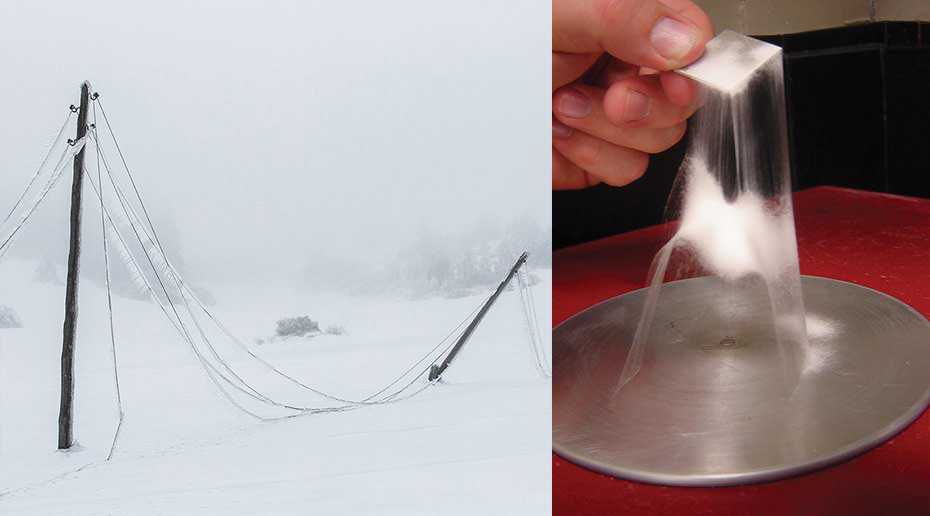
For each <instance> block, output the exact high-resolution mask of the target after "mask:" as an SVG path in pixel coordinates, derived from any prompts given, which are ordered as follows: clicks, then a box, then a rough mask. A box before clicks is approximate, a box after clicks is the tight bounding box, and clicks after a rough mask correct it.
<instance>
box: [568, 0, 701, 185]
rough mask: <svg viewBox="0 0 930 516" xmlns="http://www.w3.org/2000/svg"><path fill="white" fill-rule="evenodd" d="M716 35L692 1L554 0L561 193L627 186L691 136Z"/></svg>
mask: <svg viewBox="0 0 930 516" xmlns="http://www.w3.org/2000/svg"><path fill="white" fill-rule="evenodd" d="M711 37H713V28H712V27H711V23H710V19H709V18H708V17H707V15H706V14H704V12H703V11H701V9H700V8H699V7H697V6H696V5H694V4H693V3H691V1H690V0H553V2H552V90H553V94H552V188H553V189H569V188H585V187H587V186H592V185H595V184H597V183H600V182H604V183H608V184H611V185H617V186H620V185H625V184H628V183H630V182H632V181H634V180H636V179H637V178H639V177H640V176H641V175H642V174H643V172H645V170H646V167H647V165H648V164H649V156H648V154H649V153H656V152H661V151H663V150H665V149H667V148H669V147H671V146H672V145H674V144H675V143H676V142H678V141H679V140H680V139H681V137H682V136H683V135H684V132H685V128H686V126H687V124H686V122H685V120H686V119H687V118H688V117H689V116H691V114H692V113H694V111H695V109H697V104H698V102H697V97H698V95H697V93H698V89H697V85H696V84H695V83H694V82H693V81H691V80H690V79H688V78H686V77H683V76H680V75H678V74H675V73H672V72H669V71H668V70H674V69H677V68H681V67H683V66H685V65H687V64H689V63H691V62H693V61H695V60H696V59H697V58H698V57H700V55H701V54H702V53H703V51H704V44H705V43H706V42H707V41H708V40H709V39H710V38H711Z"/></svg>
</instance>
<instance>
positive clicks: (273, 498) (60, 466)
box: [0, 260, 551, 515]
mask: <svg viewBox="0 0 930 516" xmlns="http://www.w3.org/2000/svg"><path fill="white" fill-rule="evenodd" d="M34 269H35V264H34V263H31V262H24V261H14V260H5V261H4V262H3V263H2V264H0V303H2V304H6V305H9V306H11V307H13V308H14V309H15V310H16V311H17V312H18V314H19V316H20V318H21V319H22V321H23V324H24V327H23V328H18V329H0V513H2V514H4V515H13V514H29V515H33V514H42V515H53V514H68V515H80V514H119V515H123V514H405V515H406V514H443V515H452V514H469V515H473V514H484V515H487V514H508V515H509V514H549V513H550V508H551V501H550V492H551V491H550V486H551V468H550V462H549V460H550V435H551V430H550V424H551V404H550V399H551V398H550V381H549V380H548V379H545V378H543V377H542V376H540V374H539V373H538V372H537V371H536V369H535V367H534V364H533V359H532V354H531V351H530V349H529V346H528V344H527V340H526V337H525V335H524V328H523V321H522V314H521V310H520V305H519V297H518V295H517V292H516V291H514V290H510V291H507V292H504V293H503V295H502V296H501V297H500V299H499V300H498V302H497V304H496V305H495V306H494V307H493V308H492V310H491V311H490V313H489V314H488V316H487V317H486V318H485V320H484V321H483V322H482V324H481V326H480V327H479V329H478V331H477V332H476V333H475V334H474V336H473V337H472V339H471V341H470V342H469V343H468V345H467V346H466V348H465V349H464V351H463V353H462V355H461V356H460V358H459V359H458V360H457V361H456V362H455V363H454V364H453V366H452V367H451V368H450V369H449V370H448V372H447V373H446V375H445V381H444V383H442V384H439V385H436V386H433V387H430V388H427V389H426V390H424V391H423V392H422V393H420V394H418V395H416V396H414V397H411V398H409V399H405V400H402V401H398V402H396V403H390V404H385V405H377V406H370V407H363V408H359V409H356V410H350V411H346V412H338V413H325V414H316V415H304V416H300V417H295V418H291V419H286V420H280V421H275V422H261V421H257V420H255V419H253V418H250V417H249V416H247V415H245V414H243V413H241V412H239V411H237V410H236V409H235V408H234V407H233V406H232V405H231V404H230V403H229V402H228V401H227V400H226V399H225V398H224V397H223V395H222V394H221V393H220V392H219V391H218V390H217V389H216V387H215V386H214V385H213V384H212V383H211V381H210V379H209V378H208V377H207V375H206V374H205V373H204V371H203V369H202V368H201V366H200V365H199V363H198V361H197V359H196V358H195V355H194V354H193V352H192V351H191V350H190V348H189V347H188V345H187V344H186V343H185V342H184V341H183V340H182V339H181V338H180V337H179V336H178V334H177V333H176V331H175V329H174V328H173V327H172V326H171V325H170V324H169V323H168V321H167V320H166V318H165V317H164V315H163V314H162V313H161V311H160V310H159V309H158V307H157V305H155V304H154V303H148V302H141V301H131V300H127V299H122V298H114V304H115V306H114V312H115V326H116V345H117V353H118V358H119V369H118V371H119V381H120V386H121V394H122V404H123V409H124V411H125V415H126V416H125V424H124V426H123V430H122V433H121V436H120V439H119V442H118V444H117V447H116V449H115V453H114V456H113V458H112V460H110V461H105V460H104V459H105V458H106V456H107V453H108V451H109V448H110V443H111V441H112V438H113V432H114V430H115V428H116V424H117V420H118V413H117V409H116V394H115V389H114V385H113V368H112V358H111V355H110V342H109V327H108V322H107V312H106V296H105V290H104V289H102V288H101V287H100V286H98V285H97V284H95V283H94V282H92V281H90V280H84V281H83V282H82V284H81V291H80V292H81V298H80V310H81V312H80V318H79V324H78V342H77V355H76V382H75V392H76V397H75V414H76V421H75V428H74V434H75V438H76V439H77V441H78V443H79V446H78V447H76V449H75V450H73V451H70V452H67V453H63V452H58V451H56V447H57V446H56V445H57V420H58V404H59V388H60V354H61V323H62V311H63V298H64V287H63V286H61V285H50V284H46V283H35V282H32V281H31V279H30V278H31V277H32V273H33V270H34ZM533 272H534V274H537V275H539V276H540V277H541V278H542V279H543V281H542V283H540V284H538V285H536V286H535V287H533V288H532V290H533V295H534V298H535V301H536V308H537V311H538V312H537V313H538V315H539V318H540V321H539V327H540V329H541V330H543V331H541V336H542V338H543V345H544V348H545V350H546V354H547V356H548V357H551V353H550V352H549V351H550V346H551V342H550V332H549V331H548V328H549V327H550V324H549V314H550V313H551V293H550V292H551V276H550V274H549V272H550V271H548V270H535V271H533ZM62 277H63V274H62ZM210 287H211V289H212V290H213V292H214V294H215V295H216V298H217V300H218V301H219V304H218V305H217V306H215V307H213V313H214V314H215V315H216V316H217V317H218V318H219V319H220V320H222V321H223V322H224V323H225V324H226V325H227V326H228V327H229V328H230V330H232V332H233V333H235V334H236V335H238V336H239V337H240V338H241V339H242V341H243V342H244V343H245V344H247V345H248V346H249V347H250V349H252V350H253V351H254V352H255V353H257V354H259V355H261V356H262V357H263V358H265V359H266V360H268V361H269V362H270V363H272V364H274V365H275V366H277V367H278V368H280V369H281V370H283V371H286V372H287V373H288V374H290V375H292V376H294V377H296V378H297V379H299V380H301V381H303V382H304V383H307V384H309V385H310V386H312V387H315V388H319V389H321V390H323V391H326V392H329V393H332V394H334V395H337V396H340V397H348V398H353V399H357V398H364V397H366V396H368V395H370V394H373V393H374V391H377V390H378V389H379V388H380V387H382V386H383V385H384V384H385V383H387V382H388V381H390V380H391V379H393V378H394V377H396V376H398V375H399V374H400V373H402V372H403V371H404V370H406V369H407V368H408V367H409V366H411V365H412V364H413V363H414V362H415V361H416V360H418V359H419V358H420V357H421V356H422V355H423V354H425V353H426V352H427V351H428V350H430V349H431V348H432V347H433V346H435V345H436V343H437V342H439V340H440V339H442V338H443V337H445V336H446V334H448V333H449V332H450V331H452V329H453V328H454V327H456V325H458V324H459V323H460V322H461V321H462V320H463V319H465V318H466V317H467V316H468V314H469V313H471V312H472V310H474V309H475V308H476V306H477V305H479V304H480V303H481V302H482V301H483V300H484V298H485V297H486V295H487V294H488V293H484V294H482V295H480V296H472V297H466V298H461V299H442V298H435V299H427V300H416V301H410V300H389V299H385V298H361V297H348V296H340V295H336V294H332V293H316V292H307V291H302V290H301V289H300V288H298V287H296V286H255V285H251V286H250V285H246V286H243V285H233V284H226V285H210ZM298 315H309V316H311V317H312V318H313V319H314V320H317V321H319V322H320V324H321V326H324V327H325V326H327V325H339V326H342V327H344V328H345V330H346V333H345V334H344V335H321V336H318V337H314V338H312V339H290V340H279V339H278V340H274V341H273V342H270V343H265V344H258V343H257V342H256V339H257V338H263V339H266V340H267V339H268V337H269V336H270V335H271V334H272V333H273V331H274V327H275V321H277V320H278V319H279V318H281V317H285V316H298ZM216 339H217V342H220V343H221V344H218V349H219V351H220V353H221V354H223V355H224V356H225V357H227V358H228V359H229V360H230V362H231V364H232V365H233V366H234V368H235V369H237V370H238V371H241V372H243V374H244V375H245V374H253V373H254V378H255V381H256V382H257V383H258V384H259V385H261V386H262V387H263V388H265V389H266V391H267V392H270V393H273V394H274V396H275V397H276V398H278V399H282V400H286V401H289V402H292V403H295V404H306V405H314V406H325V405H327V404H332V403H331V402H329V401H328V400H326V399H322V398H320V397H314V395H312V394H310V393H307V392H305V391H302V390H300V389H295V388H294V387H295V386H294V385H293V384H289V383H287V382H281V381H275V379H274V378H270V377H268V376H267V375H265V376H262V375H260V374H259V373H258V371H257V370H254V363H253V362H254V361H251V360H249V359H248V357H247V356H245V355H244V354H243V353H241V351H240V352H239V353H238V354H237V353H236V349H235V348H234V347H233V346H232V345H231V344H230V343H229V342H225V343H223V341H222V339H221V338H220V337H218V336H216ZM421 382H422V380H421ZM421 384H422V383H420V384H418V385H421ZM85 465H86V466H85ZM82 467H83V468H82ZM79 468H82V469H79ZM78 469H79V470H78Z"/></svg>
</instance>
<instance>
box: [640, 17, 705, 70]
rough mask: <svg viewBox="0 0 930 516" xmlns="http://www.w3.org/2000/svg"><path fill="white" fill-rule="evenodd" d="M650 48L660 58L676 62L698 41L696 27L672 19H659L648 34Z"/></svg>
mask: <svg viewBox="0 0 930 516" xmlns="http://www.w3.org/2000/svg"><path fill="white" fill-rule="evenodd" d="M649 40H650V41H651V42H652V47H653V48H655V50H656V52H658V53H659V54H661V55H662V57H664V58H666V59H668V60H671V61H677V60H679V59H681V58H683V57H685V55H687V54H688V52H690V51H691V49H692V48H694V45H695V44H696V43H697V40H698V31H697V27H694V26H693V25H688V24H685V23H682V22H680V21H678V20H674V19H672V18H660V19H659V21H658V22H657V23H656V24H655V26H654V27H653V28H652V32H651V33H650V34H649Z"/></svg>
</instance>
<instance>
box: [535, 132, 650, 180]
mask: <svg viewBox="0 0 930 516" xmlns="http://www.w3.org/2000/svg"><path fill="white" fill-rule="evenodd" d="M552 147H553V148H554V149H555V150H556V151H558V153H559V154H561V155H562V156H564V157H565V158H566V159H567V160H568V161H570V162H571V163H573V164H574V165H575V166H577V167H578V168H580V169H581V170H583V171H585V172H587V173H588V174H589V175H591V176H593V177H595V178H596V179H598V180H600V181H602V182H604V183H607V184H609V185H614V186H623V185H627V184H629V183H632V182H633V181H635V180H637V179H639V178H640V177H641V176H642V175H643V173H644V172H645V171H646V167H647V166H648V165H649V155H648V154H646V153H645V152H641V151H637V150H634V149H628V148H626V147H620V146H618V145H614V144H612V143H610V142H606V141H604V140H601V139H598V138H595V137H593V136H591V135H588V134H585V133H583V132H581V131H572V132H571V134H569V135H568V136H564V137H556V136H555V135H553V138H552ZM554 159H555V158H553V164H555V161H554ZM554 170H555V169H554V168H553V171H554ZM554 180H555V178H554V176H553V182H554Z"/></svg>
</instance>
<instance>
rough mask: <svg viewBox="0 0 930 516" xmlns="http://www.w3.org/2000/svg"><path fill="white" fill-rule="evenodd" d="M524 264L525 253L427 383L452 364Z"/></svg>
mask: <svg viewBox="0 0 930 516" xmlns="http://www.w3.org/2000/svg"><path fill="white" fill-rule="evenodd" d="M525 262H526V253H523V254H521V255H520V257H519V258H517V262H516V263H514V264H513V267H511V268H510V272H509V273H507V277H506V278H504V281H502V282H501V284H500V285H498V286H497V290H495V291H494V294H492V295H491V297H489V298H488V300H487V302H485V303H484V306H482V307H481V311H480V312H478V315H476V316H475V318H474V319H472V321H471V324H469V325H468V326H467V327H466V328H465V331H463V332H462V336H461V337H459V340H458V341H457V342H456V343H455V346H453V347H452V351H450V352H449V355H448V356H447V357H446V359H445V360H443V361H442V364H439V365H436V364H433V367H431V368H430V370H429V381H431V382H432V381H433V380H436V379H438V378H439V377H440V376H442V373H443V372H444V371H445V370H446V369H447V368H448V367H449V365H450V364H452V361H453V360H455V356H456V355H458V353H459V351H461V349H462V347H463V346H464V345H465V343H466V342H468V339H469V338H470V337H471V334H472V333H474V332H475V329H477V328H478V325H479V324H480V323H481V320H482V319H484V315H485V314H486V313H488V310H490V309H491V305H493V304H494V302H495V301H497V298H498V297H499V296H500V295H501V292H503V291H504V287H506V286H507V283H509V282H510V280H511V279H513V276H514V274H516V273H517V270H518V269H519V268H520V266H521V265H523V264H524V263H525Z"/></svg>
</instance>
